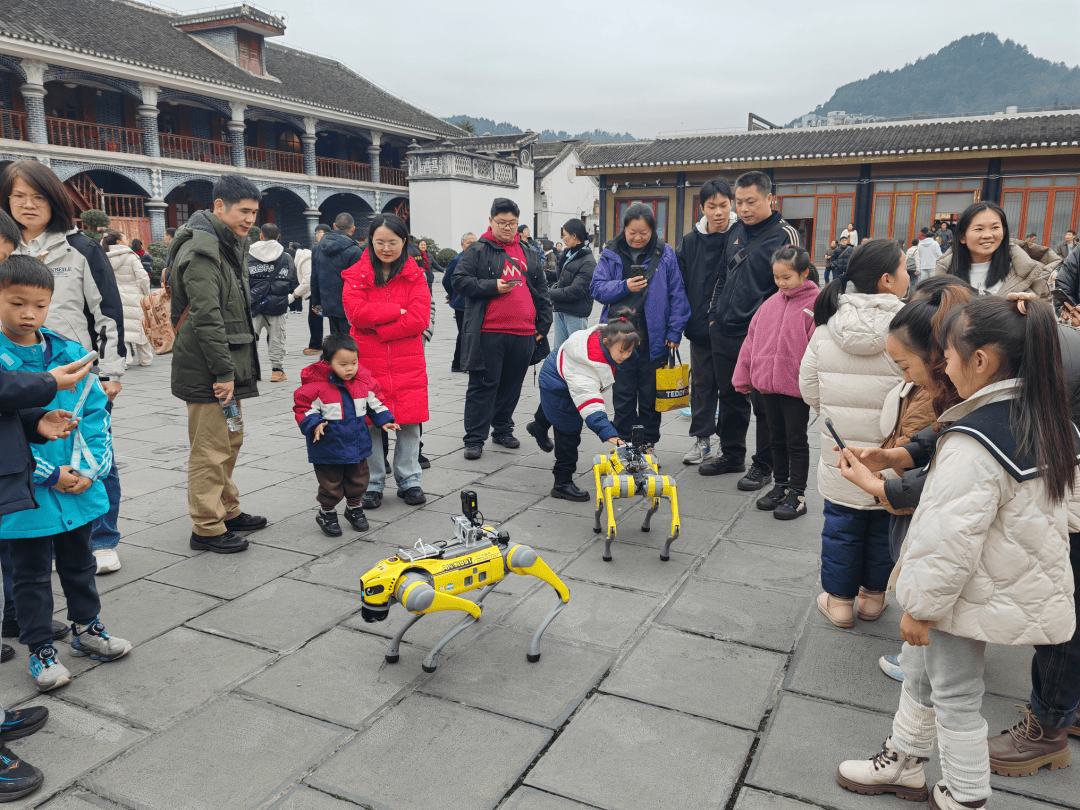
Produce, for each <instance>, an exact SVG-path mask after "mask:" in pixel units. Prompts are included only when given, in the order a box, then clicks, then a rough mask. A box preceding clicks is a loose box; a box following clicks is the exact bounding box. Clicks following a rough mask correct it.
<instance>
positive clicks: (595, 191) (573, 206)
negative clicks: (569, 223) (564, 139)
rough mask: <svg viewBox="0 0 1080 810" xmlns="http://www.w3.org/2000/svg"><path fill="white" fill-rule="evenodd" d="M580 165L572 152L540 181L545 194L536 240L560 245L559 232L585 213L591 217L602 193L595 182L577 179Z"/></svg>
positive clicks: (588, 178)
mask: <svg viewBox="0 0 1080 810" xmlns="http://www.w3.org/2000/svg"><path fill="white" fill-rule="evenodd" d="M580 165H581V159H580V158H579V157H578V154H577V152H576V151H572V152H571V153H570V154H569V155H568V156H567V157H565V158H564V159H563V160H562V162H561V163H559V164H557V165H556V166H555V167H554V168H553V169H552V170H551V171H550V172H549V173H548V176H547V177H545V178H544V179H543V180H542V181H541V182H542V184H543V186H542V187H543V189H544V191H545V192H546V193H545V194H544V196H543V200H544V207H543V210H542V211H541V212H540V216H539V217H538V220H539V226H538V230H539V231H540V232H539V233H537V234H534V236H540V237H544V238H547V239H550V240H551V241H552V242H558V241H559V236H560V234H559V231H560V229H561V228H562V225H563V223H564V222H566V220H568V219H579V218H580V217H581V213H582V212H583V211H584V212H585V214H586V216H592V211H593V205H594V203H595V202H596V201H597V200H598V199H600V189H599V186H598V185H597V183H596V180H595V179H594V178H592V177H578V176H577V171H576V169H577V167H578V166H580ZM536 197H538V198H539V197H540V195H536ZM539 210H540V209H538V211H539Z"/></svg>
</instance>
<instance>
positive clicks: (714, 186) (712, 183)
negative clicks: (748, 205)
mask: <svg viewBox="0 0 1080 810" xmlns="http://www.w3.org/2000/svg"><path fill="white" fill-rule="evenodd" d="M719 195H723V196H725V197H727V198H728V199H729V200H734V199H735V192H734V191H732V190H731V183H729V182H728V181H727V178H726V177H714V178H713V179H712V180H709V181H707V182H706V183H705V185H703V186H702V187H701V191H699V192H698V205H700V206H701V209H702V210H703V211H704V210H705V203H707V202H708V201H709V200H711V199H712V198H713V197H716V196H719Z"/></svg>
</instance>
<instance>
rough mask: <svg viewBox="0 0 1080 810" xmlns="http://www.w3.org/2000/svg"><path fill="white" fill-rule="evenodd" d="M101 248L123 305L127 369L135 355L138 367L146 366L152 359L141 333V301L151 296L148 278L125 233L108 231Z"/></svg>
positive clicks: (151, 353)
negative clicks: (107, 260) (106, 257)
mask: <svg viewBox="0 0 1080 810" xmlns="http://www.w3.org/2000/svg"><path fill="white" fill-rule="evenodd" d="M101 246H102V247H103V248H105V251H106V253H107V255H108V257H109V263H110V264H111V265H112V269H113V275H114V276H116V286H117V288H119V290H120V301H121V303H122V304H123V305H124V342H126V343H127V346H128V355H127V365H129V366H130V365H131V364H132V362H133V361H134V360H135V358H136V356H137V357H138V359H139V365H140V366H148V365H150V363H152V362H153V360H154V350H153V348H152V347H151V346H150V339H149V338H148V337H147V336H146V332H144V331H143V326H142V319H143V311H142V304H141V301H142V297H143V296H144V295H149V294H150V276H148V275H147V274H146V270H145V269H144V268H143V265H142V262H141V261H139V257H138V256H137V255H135V251H133V250H132V249H131V247H129V245H128V238H127V235H126V234H123V233H121V232H120V231H107V232H106V233H105V236H104V237H103V238H102V240H101Z"/></svg>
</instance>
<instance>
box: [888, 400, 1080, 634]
mask: <svg viewBox="0 0 1080 810" xmlns="http://www.w3.org/2000/svg"><path fill="white" fill-rule="evenodd" d="M1018 394H1019V381H1018V380H1015V379H1014V380H1004V381H1002V382H998V383H994V384H993V385H989V386H987V387H986V388H983V389H982V390H981V391H979V392H978V393H977V394H976V395H975V396H973V397H971V398H970V399H968V400H966V401H964V402H961V403H960V404H959V405H957V406H956V407H954V408H950V409H949V410H948V411H946V412H945V413H944V414H942V415H941V421H943V422H953V421H955V420H957V419H959V418H960V417H962V416H965V415H967V414H969V413H971V412H972V411H974V410H976V409H977V408H979V407H981V406H983V405H988V404H990V403H991V402H999V401H1001V400H1008V399H1014V398H1015V397H1016V396H1018ZM1068 530H1069V527H1068V504H1066V503H1060V504H1057V505H1051V504H1050V502H1049V501H1048V500H1047V497H1046V488H1045V486H1044V484H1043V481H1042V479H1041V478H1035V479H1032V480H1030V481H1024V482H1017V481H1016V479H1014V478H1013V477H1012V476H1010V475H1009V474H1008V473H1007V472H1005V470H1004V468H1003V467H1002V466H1001V464H999V463H998V461H997V460H996V459H995V458H994V456H992V455H991V454H990V452H989V451H988V450H987V449H986V448H985V447H983V446H982V445H981V444H980V443H979V442H978V441H977V440H976V439H975V438H973V437H971V436H969V435H966V434H963V433H946V434H945V435H943V436H942V437H941V438H940V439H939V440H938V443H937V450H936V452H935V454H934V460H933V462H932V463H931V467H930V472H929V473H928V475H927V478H926V486H925V488H924V489H923V495H922V501H921V502H920V503H919V508H918V509H916V510H915V516H914V517H913V518H912V520H911V527H910V529H908V534H907V539H906V540H905V541H904V545H903V547H902V548H901V550H900V561H899V563H897V567H896V569H895V570H894V571H893V575H892V583H890V588H892V587H893V585H895V589H896V598H897V601H898V602H899V603H900V606H901V607H903V609H904V610H905V611H906V612H907V613H908V614H910V615H911V616H912V617H913V618H915V619H920V620H922V621H932V622H934V623H935V626H936V628H937V629H938V630H941V631H942V632H945V633H951V634H953V635H955V636H963V637H964V638H972V639H976V640H977V641H986V642H990V643H992V644H1011V645H1024V644H1061V643H1063V642H1065V641H1068V640H1069V639H1071V638H1072V635H1073V631H1074V630H1075V624H1076V614H1075V610H1074V607H1073V587H1074V586H1073V575H1072V566H1071V565H1070V564H1069V535H1068Z"/></svg>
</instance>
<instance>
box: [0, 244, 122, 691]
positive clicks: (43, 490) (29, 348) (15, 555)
mask: <svg viewBox="0 0 1080 810" xmlns="http://www.w3.org/2000/svg"><path fill="white" fill-rule="evenodd" d="M52 291H53V274H52V272H51V271H50V270H49V269H48V267H46V266H45V265H44V264H43V263H42V262H40V261H38V260H37V259H35V258H33V257H30V256H12V257H11V258H9V259H8V260H7V261H6V262H4V263H3V264H0V367H2V368H3V369H4V370H5V372H7V371H26V372H38V373H40V372H48V371H50V370H53V369H56V368H58V367H63V366H69V365H70V364H71V363H73V362H75V361H83V360H85V352H84V350H83V348H82V346H81V345H80V344H78V343H76V342H74V341H70V340H67V339H65V338H63V337H61V336H60V335H57V334H56V333H54V332H51V331H49V330H48V329H43V328H42V324H43V323H44V322H45V318H46V316H47V315H48V312H49V304H50V303H51V301H52ZM107 401H108V398H107V397H106V395H105V392H104V391H103V390H102V388H101V384H100V383H99V382H98V381H97V378H96V377H88V378H87V379H86V380H84V382H83V383H82V384H81V385H79V386H78V387H77V388H75V389H72V390H70V391H64V392H61V393H58V394H57V395H56V396H55V398H54V399H53V401H52V403H51V406H50V407H55V408H64V409H66V410H69V411H72V412H74V414H75V416H79V417H81V420H80V422H79V425H78V428H77V429H76V430H75V431H74V432H72V433H70V434H69V435H68V436H67V437H66V438H62V439H61V438H59V437H57V441H54V442H50V443H48V444H45V445H37V446H35V447H34V460H35V462H36V464H35V469H34V473H33V483H34V493H33V497H34V500H36V502H37V508H36V509H29V510H26V511H22V512H15V513H13V514H9V515H5V516H4V517H3V518H0V538H2V539H3V540H5V541H6V542H7V544H8V548H9V550H10V553H11V561H12V564H13V566H14V570H13V578H14V595H15V612H16V615H17V618H18V622H19V628H20V631H19V640H20V641H21V642H22V643H23V644H25V645H26V646H27V648H28V649H29V651H30V674H31V676H32V677H33V678H34V681H35V683H36V685H37V688H38V689H39V690H40V691H43V692H44V691H48V690H50V689H55V688H57V687H59V686H63V685H65V684H67V683H69V682H70V681H71V673H70V672H68V670H67V668H66V667H65V666H64V665H63V664H61V663H60V662H59V660H57V654H56V649H55V648H54V647H53V643H52V642H53V630H52V612H53V597H52V587H51V582H50V569H51V567H52V560H53V557H54V554H55V559H56V572H57V574H58V575H59V577H60V584H61V586H62V587H63V589H64V596H65V597H66V599H67V608H68V619H69V620H70V621H71V622H72V630H73V631H74V634H75V637H74V640H73V641H72V644H71V646H72V653H73V654H74V655H76V656H83V655H89V656H90V657H92V658H95V659H98V660H102V661H113V660H115V659H117V658H120V657H121V656H123V655H126V654H127V653H128V652H130V650H131V645H130V644H129V643H128V642H127V641H124V640H123V639H118V638H112V637H111V636H109V634H108V633H107V632H105V628H104V626H103V625H102V623H101V621H100V619H99V617H98V612H99V611H100V610H101V602H100V600H99V598H98V593H97V588H96V586H95V583H94V577H95V574H96V572H97V564H96V562H95V560H94V556H93V554H92V552H91V550H90V531H91V525H92V523H93V521H94V519H95V518H97V517H100V516H101V515H102V514H104V513H105V512H106V511H107V510H108V508H109V499H108V495H107V493H106V491H105V485H104V483H103V482H102V480H103V479H104V478H105V476H106V475H107V474H108V472H109V469H110V467H111V466H112V437H111V435H110V434H109V415H108V412H107V410H106V408H105V405H106V403H107Z"/></svg>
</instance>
